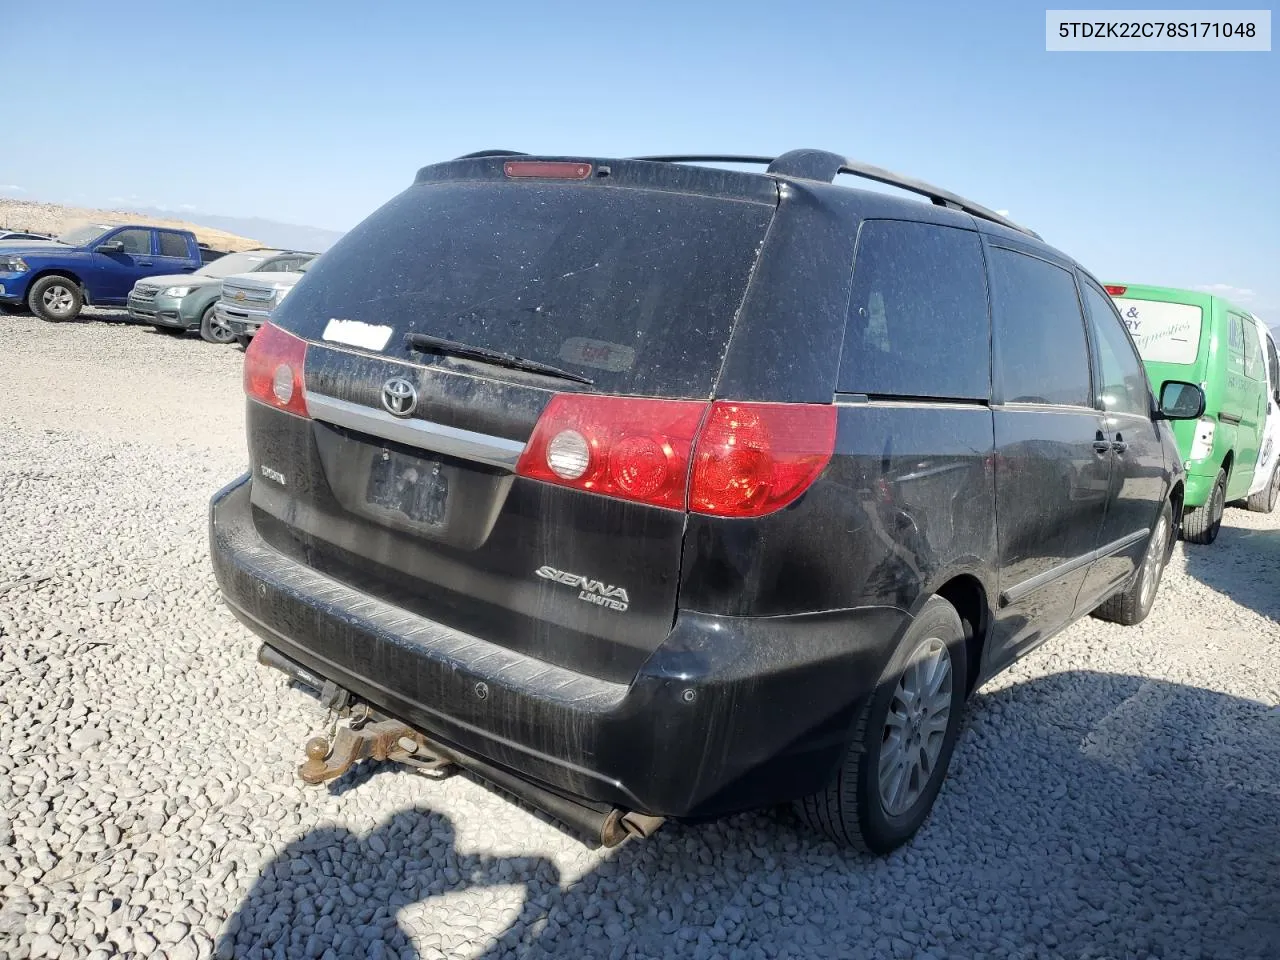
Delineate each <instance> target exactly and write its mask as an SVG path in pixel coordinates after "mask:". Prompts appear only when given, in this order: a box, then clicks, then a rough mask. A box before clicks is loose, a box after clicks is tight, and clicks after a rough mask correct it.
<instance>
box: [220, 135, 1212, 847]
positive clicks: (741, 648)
mask: <svg viewBox="0 0 1280 960" xmlns="http://www.w3.org/2000/svg"><path fill="white" fill-rule="evenodd" d="M716 160H734V161H739V162H740V163H741V164H747V163H756V162H758V163H762V164H767V168H766V169H765V170H764V172H762V173H752V172H742V171H740V170H731V169H723V168H718V167H715V166H708V165H706V163H705V162H703V161H716ZM849 175H853V176H855V177H859V176H860V177H866V178H870V179H872V180H877V181H881V182H884V183H889V184H892V185H894V186H897V187H900V188H903V189H905V190H908V191H912V192H914V193H918V194H921V195H923V196H924V197H925V198H927V200H929V201H931V202H927V203H921V202H919V201H917V200H914V199H910V198H905V197H896V196H889V195H887V194H885V193H882V192H870V191H866V190H858V189H851V188H849V187H847V186H844V185H843V183H837V180H840V179H841V178H843V177H847V176H849ZM244 382H245V390H246V392H247V394H248V402H247V415H248V442H249V455H250V468H251V469H250V472H249V473H247V474H246V475H244V476H242V477H240V478H239V479H238V480H236V481H235V482H233V483H232V484H230V485H229V486H228V487H226V488H225V489H223V490H222V491H220V492H219V493H218V494H217V495H216V496H215V497H214V499H213V503H212V505H211V517H210V536H211V540H212V553H213V562H214V567H215V570H216V575H217V579H218V583H219V585H220V586H221V588H222V593H223V596H224V597H225V599H226V602H227V603H228V604H229V606H230V607H231V609H232V610H233V611H234V612H235V613H236V615H237V616H238V617H239V618H240V619H241V620H243V621H244V623H245V624H247V625H248V626H249V627H250V628H251V629H252V630H254V631H256V633H257V634H258V635H259V636H260V637H261V638H262V639H263V641H264V642H265V645H264V646H263V648H262V652H261V653H260V659H262V660H263V662H264V663H269V664H271V665H273V666H276V667H279V668H281V669H284V670H286V671H287V672H289V673H290V674H292V675H293V676H294V677H295V678H297V679H299V680H302V681H303V682H304V683H308V684H310V685H312V686H314V687H316V688H318V689H322V690H323V696H324V700H325V702H326V703H327V704H328V705H329V707H330V708H331V709H332V710H336V711H338V712H339V713H340V714H341V715H342V716H344V717H347V718H349V723H348V724H347V725H346V726H344V727H343V728H342V732H340V733H339V734H338V737H337V739H336V740H334V741H332V742H330V741H328V740H327V739H321V740H318V741H313V742H312V743H311V744H309V745H308V756H309V757H310V759H309V761H308V763H307V764H304V766H303V768H302V771H301V772H302V774H303V776H304V777H305V778H306V779H308V780H311V781H314V782H319V781H322V780H325V779H328V778H330V777H332V776H335V775H337V774H339V773H341V772H342V771H343V770H345V769H346V768H347V767H349V766H350V763H351V762H352V761H353V760H355V759H359V758H360V757H361V756H374V757H380V758H382V757H391V758H393V759H400V760H405V761H406V762H410V763H417V764H418V765H420V766H438V765H440V764H443V763H450V764H455V765H460V766H462V767H465V768H469V769H471V770H472V771H474V772H476V773H477V774H478V775H479V776H481V777H482V778H485V779H488V780H490V781H492V782H494V783H496V784H498V785H499V786H501V787H503V788H504V789H506V790H508V791H510V792H512V793H514V794H516V795H517V796H520V797H522V798H524V799H526V800H528V801H529V802H530V803H532V804H533V805H535V806H537V807H539V808H541V809H543V810H546V811H548V812H550V813H551V814H552V815H554V816H556V817H558V818H559V819H560V820H562V821H564V822H567V823H569V824H571V825H573V826H575V827H577V828H579V829H581V830H584V831H588V832H590V834H591V835H592V836H593V838H594V839H596V840H597V841H598V842H603V843H614V842H617V841H618V840H619V839H620V838H622V837H624V836H626V835H627V834H629V833H630V834H646V833H648V832H649V831H650V830H651V829H653V828H654V826H655V825H656V824H657V823H659V822H660V820H661V818H665V817H673V818H680V819H697V818H705V817H714V816H719V815H723V814H727V813H730V812H734V811H740V810H744V809H749V808H756V807H762V806H766V805H772V804H778V803H782V802H788V801H794V802H795V803H796V806H797V809H798V810H799V811H800V814H801V816H802V817H803V818H805V819H806V820H807V821H808V822H810V823H811V824H812V825H813V826H815V827H817V828H818V829H820V830H822V831H824V832H826V833H827V834H828V835H829V836H831V837H833V838H834V839H836V840H838V841H840V842H843V843H847V844H850V845H853V846H856V847H860V848H862V849H865V850H870V851H873V852H886V851H888V850H890V849H892V848H894V847H896V846H897V845H899V844H901V843H903V842H904V841H906V840H907V839H909V838H910V837H911V836H912V834H913V833H914V832H915V831H916V830H917V829H918V828H919V826H920V824H921V823H922V822H923V820H924V818H925V817H926V815H927V814H928V812H929V809H930V807H931V806H932V804H933V802H934V798H935V797H936V795H937V793H938V790H939V787H940V786H941V782H942V780H943V778H944V776H945V772H946V768H947V765H948V762H949V760H950V757H951V753H952V748H953V745H954V742H955V738H956V735H957V732H958V729H959V723H960V714H961V710H962V706H963V703H964V700H965V698H966V697H967V695H968V694H969V693H970V692H971V691H973V689H974V688H975V687H976V686H977V685H978V684H980V683H982V682H983V681H984V680H985V679H987V678H989V677H991V676H992V675H993V674H994V673H996V672H997V671H999V670H1000V669H1002V668H1003V667H1005V666H1006V665H1008V664H1009V663H1010V662H1012V661H1013V660H1014V659H1015V658H1017V657H1019V656H1021V655H1022V654H1024V653H1026V652H1027V651H1029V650H1031V649H1032V648H1033V647H1035V646H1036V645H1037V644H1039V643H1040V642H1042V641H1043V640H1045V639H1046V638H1048V637H1049V636H1051V635H1052V634H1053V633H1055V632H1056V631H1058V630H1061V629H1062V628H1063V627H1065V626H1066V625H1068V624H1070V623H1071V622H1072V621H1074V620H1075V619H1077V618H1079V617H1081V616H1084V615H1085V614H1088V613H1090V612H1093V613H1095V614H1097V615H1099V616H1103V617H1105V618H1108V619H1112V620H1116V621H1119V622H1121V623H1136V622H1137V621H1139V620H1141V619H1142V618H1143V617H1145V616H1146V614H1147V612H1148V611H1149V610H1150V608H1151V605H1152V602H1153V600H1154V598H1155V594H1156V589H1157V587H1158V585H1159V581H1160V577H1161V573H1162V572H1163V569H1164V565H1165V562H1166V560H1167V558H1168V556H1169V553H1170V550H1171V549H1172V544H1173V543H1174V541H1175V539H1176V532H1177V531H1176V528H1175V523H1176V518H1178V517H1180V516H1181V515H1182V508H1181V498H1182V490H1183V474H1182V469H1181V464H1180V461H1179V457H1178V452H1177V448H1176V446H1175V445H1174V443H1173V440H1172V435H1171V431H1170V429H1169V427H1168V425H1167V424H1166V423H1164V422H1163V421H1165V420H1169V419H1183V418H1192V419H1194V418H1196V417H1198V416H1199V415H1200V412H1201V408H1202V406H1203V396H1202V394H1201V392H1200V390H1199V388H1197V387H1196V386H1194V385H1191V384H1183V383H1178V382H1171V383H1169V384H1165V385H1161V387H1162V389H1161V390H1160V391H1159V394H1160V400H1159V402H1157V401H1156V400H1155V399H1154V398H1153V396H1152V393H1151V390H1150V388H1149V386H1148V382H1147V379H1146V376H1145V374H1144V372H1143V367H1142V363H1141V361H1140V360H1139V358H1138V354H1137V352H1136V351H1135V350H1134V347H1133V344H1132V342H1131V340H1130V339H1129V335H1128V333H1127V331H1126V330H1125V327H1124V325H1123V323H1122V322H1121V320H1120V318H1119V316H1118V315H1117V314H1116V312H1115V309H1114V307H1113V306H1112V303H1111V300H1110V298H1109V297H1108V296H1107V295H1106V293H1105V292H1104V290H1103V288H1102V287H1101V285H1099V284H1098V282H1097V281H1096V280H1095V279H1094V278H1093V277H1092V276H1091V275H1089V274H1088V273H1087V272H1085V271H1084V270H1083V269H1081V267H1080V266H1079V265H1078V264H1076V263H1075V262H1074V261H1072V260H1071V259H1070V258H1068V257H1066V256H1064V255H1063V254H1061V253H1059V252H1058V251H1056V250H1054V249H1053V248H1051V247H1049V246H1047V245H1045V244H1044V243H1043V242H1041V241H1040V240H1039V238H1038V237H1037V236H1036V235H1035V234H1033V233H1031V232H1030V231H1027V230H1024V229H1022V228H1020V227H1018V226H1017V225H1015V224H1013V223H1011V222H1009V221H1008V220H1007V219H1006V218H1004V217H1002V216H999V215H997V214H995V213H993V212H991V211H989V210H986V209H985V208H983V207H980V206H978V205H976V204H973V203H971V202H969V201H966V200H964V199H962V198H960V197H957V196H955V195H953V194H951V193H948V192H947V191H944V190H940V189H937V188H935V187H931V186H929V185H927V184H923V183H920V182H919V181H915V180H909V179H906V178H902V177H898V176H896V175H894V174H891V173H889V172H887V171H884V170H881V169H880V168H876V167H869V166H864V165H860V164H857V163H854V162H851V161H848V160H845V159H843V158H840V157H837V156H835V155H833V154H829V153H824V152H821V151H812V150H802V151H793V152H791V153H788V154H784V155H783V156H781V157H778V158H776V159H773V160H771V161H770V160H769V159H768V158H749V157H732V158H726V157H659V158H647V159H631V160H605V159H587V158H573V159H566V158H536V157H530V156H526V155H522V154H513V153H506V152H499V151H493V152H488V153H483V154H476V155H470V156H468V157H463V158H460V159H458V160H454V161H451V162H447V163H441V164H437V165H433V166H428V167H426V168H424V169H423V170H421V171H420V172H419V174H418V176H417V178H416V180H415V182H414V183H413V185H412V186H410V187H409V188H408V189H407V190H405V191H404V192H403V193H402V194H400V195H399V196H398V197H396V198H395V199H393V200H391V201H390V202H389V203H387V204H386V205H385V206H383V207H382V208H381V209H380V210H378V211H377V212H376V213H374V214H373V215H372V216H370V217H369V218H368V219H367V220H365V221H364V222H363V223H362V224H361V225H360V226H358V227H357V228H356V229H354V230H352V231H351V232H350V233H348V234H347V235H346V236H345V237H343V238H342V239H341V240H340V241H339V242H338V243H337V245H335V246H334V247H333V248H332V249H331V250H329V251H328V252H327V253H325V254H324V255H323V256H322V257H320V258H319V259H318V260H317V261H316V262H315V264H314V266H313V268H312V269H311V271H309V272H308V273H307V275H306V276H305V277H304V278H303V280H302V281H301V282H300V283H299V284H298V285H297V287H296V288H295V289H294V290H293V292H292V293H291V295H290V296H289V298H288V299H287V300H286V301H285V302H284V303H283V304H282V305H281V306H280V307H279V309H278V310H277V311H276V313H275V314H274V315H273V318H272V322H271V323H270V324H268V325H267V326H265V327H264V328H263V330H262V332H261V333H260V334H259V336H258V337H256V338H255V339H254V341H253V344H252V346H251V347H250V349H249V351H248V354H247V356H246V358H245V373H244Z"/></svg>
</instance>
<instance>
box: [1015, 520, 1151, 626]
mask: <svg viewBox="0 0 1280 960" xmlns="http://www.w3.org/2000/svg"><path fill="white" fill-rule="evenodd" d="M1149 536H1151V531H1150V530H1135V531H1133V533H1127V534H1125V535H1124V536H1123V537H1121V538H1120V539H1118V540H1112V541H1111V542H1110V543H1106V544H1103V545H1102V546H1100V547H1099V548H1098V549H1097V550H1090V551H1089V552H1088V553H1082V554H1081V555H1080V556H1078V557H1074V558H1072V559H1071V560H1068V561H1067V562H1066V563H1060V564H1058V565H1057V566H1056V567H1050V568H1049V569H1048V570H1045V571H1044V572H1043V573H1037V574H1036V575H1035V576H1034V577H1031V578H1030V579H1029V580H1023V581H1022V582H1021V583H1016V584H1014V585H1013V586H1012V587H1010V588H1009V589H1008V590H1005V591H1004V592H1003V593H1001V594H1000V606H1002V607H1007V606H1008V605H1009V604H1011V603H1017V602H1018V601H1019V600H1022V599H1023V598H1024V597H1028V596H1030V595H1031V594H1033V593H1035V592H1036V591H1037V590H1039V589H1040V588H1041V587H1044V586H1048V585H1049V584H1050V583H1053V581H1055V580H1057V579H1058V578H1059V577H1064V576H1066V575H1067V574H1068V573H1070V572H1071V571H1073V570H1078V569H1080V568H1081V567H1083V566H1086V565H1088V564H1090V563H1093V561H1095V560H1099V559H1101V558H1102V557H1109V556H1111V554H1113V553H1118V552H1119V551H1121V550H1123V549H1124V548H1125V547H1127V546H1129V544H1131V543H1137V542H1138V541H1139V540H1145V539H1146V538H1147V537H1149Z"/></svg>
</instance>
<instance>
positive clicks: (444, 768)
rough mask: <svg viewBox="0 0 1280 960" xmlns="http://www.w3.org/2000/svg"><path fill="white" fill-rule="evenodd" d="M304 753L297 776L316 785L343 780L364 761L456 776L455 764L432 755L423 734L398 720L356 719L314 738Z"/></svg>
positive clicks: (434, 754)
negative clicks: (382, 762) (382, 761)
mask: <svg viewBox="0 0 1280 960" xmlns="http://www.w3.org/2000/svg"><path fill="white" fill-rule="evenodd" d="M303 749H304V751H305V753H306V756H307V759H306V761H305V762H304V763H303V764H302V765H301V766H299V767H298V776H299V777H300V778H301V779H302V780H303V782H305V783H310V784H313V785H315V784H321V783H325V782H326V781H328V780H333V779H336V778H337V777H340V776H342V775H343V774H344V773H346V772H347V771H348V770H350V769H351V768H352V767H353V766H355V765H356V764H357V763H359V762H360V761H361V760H391V761H394V762H395V763H402V764H404V765H405V766H408V767H412V768H413V769H415V770H417V771H419V772H420V773H424V774H427V775H429V776H434V777H439V778H444V777H447V776H449V775H451V774H453V773H455V772H456V768H455V767H454V764H453V761H452V760H449V759H448V758H447V757H442V756H439V755H438V754H436V753H433V752H432V751H431V750H430V748H429V747H428V746H427V744H426V742H425V741H424V740H423V738H422V735H421V734H419V733H417V732H415V731H414V730H412V729H410V728H409V727H407V726H406V725H405V724H403V723H401V722H400V721H399V720H373V721H370V720H364V721H361V720H360V718H359V717H353V718H352V720H351V722H350V723H348V724H346V725H344V726H341V727H336V729H334V730H332V731H331V733H330V734H329V736H318V737H312V738H311V739H310V740H308V741H307V745H306V747H304V748H303Z"/></svg>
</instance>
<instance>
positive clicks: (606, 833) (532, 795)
mask: <svg viewBox="0 0 1280 960" xmlns="http://www.w3.org/2000/svg"><path fill="white" fill-rule="evenodd" d="M426 744H427V749H428V750H431V751H433V752H436V753H439V754H441V755H443V756H446V757H448V758H449V759H450V760H452V761H453V762H454V763H456V764H457V765H458V766H460V767H463V768H464V769H467V770H470V771H471V772H472V773H474V774H475V775H476V776H477V777H479V778H480V779H481V780H486V781H488V782H489V783H491V784H493V785H494V786H496V787H498V788H500V789H502V790H505V791H506V792H507V793H509V794H511V795H512V796H514V797H517V798H519V799H521V800H523V801H524V802H525V803H527V804H529V806H531V807H533V808H534V809H536V810H540V811H542V812H543V813H545V814H546V815H547V816H549V817H552V818H554V819H556V820H558V821H559V822H560V823H562V824H564V825H565V826H567V827H569V828H570V829H571V830H573V831H574V832H575V833H577V834H579V835H580V836H582V837H585V838H586V839H588V840H590V841H591V842H593V843H594V844H596V845H597V846H601V847H616V846H617V845H618V844H620V843H622V841H623V840H626V839H627V838H628V837H636V838H644V837H650V836H653V834H654V832H655V831H656V830H657V829H658V828H659V827H660V826H662V824H663V822H664V818H663V817H651V816H648V815H646V814H642V813H634V812H632V811H628V810H623V809H622V808H620V807H611V806H609V805H607V804H600V805H595V804H587V803H584V802H583V801H581V800H573V799H570V798H569V797H566V796H563V795H561V794H559V793H556V792H555V791H554V790H548V789H547V788H546V787H541V786H539V785H538V784H536V783H532V782H530V781H529V780H526V779H525V778H524V777H520V776H517V775H516V774H514V773H508V772H507V771H506V770H503V769H501V768H499V767H495V766H492V765H491V764H489V763H486V762H485V761H483V760H478V759H476V758H475V757H470V756H467V755H466V754H460V753H455V752H454V751H452V750H447V749H445V748H444V747H441V746H440V745H438V744H436V743H434V742H432V741H430V740H427V741H426Z"/></svg>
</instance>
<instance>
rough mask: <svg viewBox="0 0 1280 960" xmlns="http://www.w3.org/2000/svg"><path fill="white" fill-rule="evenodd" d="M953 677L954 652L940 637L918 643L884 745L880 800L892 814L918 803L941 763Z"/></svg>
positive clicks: (902, 680)
mask: <svg viewBox="0 0 1280 960" xmlns="http://www.w3.org/2000/svg"><path fill="white" fill-rule="evenodd" d="M952 683H953V676H952V670H951V654H950V652H949V651H948V650H947V645H946V644H945V643H943V642H942V641H941V640H939V639H938V638H937V637H930V638H928V639H927V640H925V641H924V642H922V643H921V644H920V645H919V646H918V647H916V649H915V650H914V651H913V652H912V654H911V657H910V659H909V661H908V662H907V666H906V668H905V669H904V670H903V672H902V675H901V676H900V677H899V678H898V685H897V688H896V689H895V690H894V694H893V700H892V701H891V702H890V703H889V714H888V716H887V717H886V718H885V724H884V731H883V738H882V742H881V745H880V770H879V779H880V802H881V804H882V805H883V807H884V811H885V813H887V814H888V815H889V816H891V817H896V816H901V815H902V814H905V813H907V812H908V811H909V810H910V809H911V808H912V807H913V806H914V805H915V803H916V801H918V800H919V799H920V796H921V794H922V793H924V790H925V787H926V786H927V785H928V783H929V780H930V778H931V777H932V776H933V773H934V770H935V769H936V768H937V765H938V758H939V756H940V755H941V754H942V745H943V742H944V741H945V740H946V735H947V727H948V725H949V724H950V722H951V694H952Z"/></svg>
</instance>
